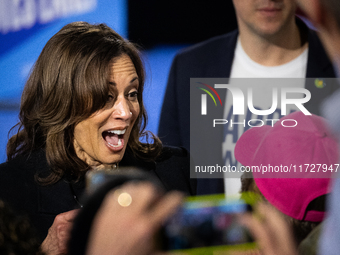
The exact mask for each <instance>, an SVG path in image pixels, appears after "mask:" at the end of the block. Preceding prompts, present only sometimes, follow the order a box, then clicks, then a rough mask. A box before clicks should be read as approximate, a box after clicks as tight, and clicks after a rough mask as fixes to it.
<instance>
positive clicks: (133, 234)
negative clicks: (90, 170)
mask: <svg viewBox="0 0 340 255" xmlns="http://www.w3.org/2000/svg"><path fill="white" fill-rule="evenodd" d="M182 198H183V196H182V195H181V194H180V193H179V192H169V193H167V194H166V195H164V196H160V195H159V192H157V190H156V189H155V188H154V187H153V185H151V184H148V183H135V184H133V183H130V184H126V185H123V186H122V187H120V188H119V189H117V190H113V191H111V192H110V193H108V194H107V195H106V197H105V199H104V201H103V203H102V206H101V207H100V209H99V210H98V212H97V215H96V217H95V218H94V221H93V224H92V230H91V233H90V237H89V243H88V248H87V253H86V254H87V255H92V254H93V255H95V254H101V255H105V254H110V255H112V254H119V255H134V254H138V255H143V254H150V253H151V252H152V251H153V250H154V246H153V244H154V243H153V241H154V240H153V238H154V235H155V233H156V231H157V230H158V229H159V228H160V227H161V224H162V223H163V222H164V220H165V219H167V218H168V217H169V216H170V215H171V214H173V213H174V212H175V210H176V209H177V208H178V206H179V205H180V204H181V202H182Z"/></svg>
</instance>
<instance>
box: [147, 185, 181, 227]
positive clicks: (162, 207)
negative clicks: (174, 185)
mask: <svg viewBox="0 0 340 255" xmlns="http://www.w3.org/2000/svg"><path fill="white" fill-rule="evenodd" d="M183 197H184V196H183V194H182V193H180V192H177V191H172V192H169V193H168V194H166V195H164V196H163V197H162V198H161V199H159V201H158V202H157V203H156V204H155V205H154V207H153V208H152V209H151V211H150V212H149V214H148V218H149V221H150V222H151V224H153V225H154V226H155V227H157V226H158V225H160V224H161V223H162V222H164V220H166V219H167V218H169V217H170V216H171V215H172V214H174V213H175V212H176V210H177V209H178V207H179V206H180V205H181V204H182V202H183Z"/></svg>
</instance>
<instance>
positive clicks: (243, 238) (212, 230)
mask: <svg viewBox="0 0 340 255" xmlns="http://www.w3.org/2000/svg"><path fill="white" fill-rule="evenodd" d="M249 210H251V207H250V205H249V204H247V203H246V202H245V201H243V200H241V199H235V200H226V199H225V197H224V195H211V196H202V197H199V196H198V197H189V198H187V199H186V201H185V203H184V204H183V206H182V207H181V208H180V209H179V211H178V212H177V213H176V214H175V215H173V217H171V218H170V219H169V220H168V221H167V222H166V223H165V225H164V227H163V228H162V231H161V236H162V245H163V250H164V251H168V252H169V251H173V252H177V253H178V252H179V251H181V253H180V254H213V253H214V252H217V251H218V250H220V251H223V250H224V251H227V250H228V251H229V253H228V254H231V253H230V252H240V251H246V250H248V251H250V250H253V249H254V247H255V243H254V241H253V239H252V237H251V235H250V233H249V231H248V230H247V228H245V227H244V226H242V225H241V224H239V222H238V220H237V218H238V217H239V215H240V214H242V213H244V212H247V211H249ZM214 254H215V253H214ZM223 254H226V253H223ZM235 254H236V253H235ZM237 254H243V253H237ZM244 254H246V253H244Z"/></svg>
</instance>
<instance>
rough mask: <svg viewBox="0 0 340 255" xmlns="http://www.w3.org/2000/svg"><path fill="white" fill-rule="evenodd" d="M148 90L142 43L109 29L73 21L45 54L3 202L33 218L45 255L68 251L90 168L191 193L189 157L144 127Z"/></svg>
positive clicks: (0, 193) (31, 87)
mask: <svg viewBox="0 0 340 255" xmlns="http://www.w3.org/2000/svg"><path fill="white" fill-rule="evenodd" d="M143 86H144V68H143V64H142V60H141V58H140V56H139V52H138V50H137V48H136V46H134V45H133V44H132V43H130V42H129V41H127V40H124V39H123V38H122V37H121V36H120V35H118V34H117V33H116V32H115V31H113V30H112V29H111V28H109V27H108V26H106V25H105V24H99V25H91V24H88V23H86V22H74V23H71V24H68V25H66V26H64V27H63V28H62V29H61V30H60V31H59V32H58V33H56V34H55V35H54V36H53V37H52V38H51V39H50V40H49V41H48V42H47V44H46V45H45V47H44V49H43V50H42V52H41V54H40V56H39V58H38V60H37V62H36V63H35V65H34V68H33V70H32V72H31V75H30V77H29V79H28V81H27V83H26V85H25V88H24V91H23V94H22V99H21V108H20V115H19V118H20V122H19V124H18V130H17V133H16V134H15V135H13V136H12V137H11V138H10V139H9V141H8V144H7V162H5V163H3V164H1V165H0V198H1V199H3V200H4V201H5V202H7V203H9V204H10V205H11V206H12V207H13V209H15V210H16V211H18V212H23V213H26V214H27V215H28V216H29V217H30V220H31V221H32V223H33V225H34V227H36V228H37V229H38V231H39V234H40V237H41V238H42V239H44V238H45V239H44V241H43V243H42V250H43V251H44V252H45V253H46V254H59V253H66V252H67V251H66V250H65V249H66V243H67V240H68V237H69V234H68V233H69V229H70V228H71V227H72V222H73V219H74V217H75V216H76V215H77V212H78V211H77V210H78V209H77V208H79V207H81V201H80V197H81V196H82V194H83V193H84V190H85V174H86V173H87V172H89V171H96V170H97V169H109V171H116V170H117V169H118V170H119V168H121V167H122V166H133V167H137V168H140V169H143V170H144V171H147V172H150V173H151V174H153V175H155V176H156V177H157V178H158V179H159V180H160V182H161V183H162V185H163V186H164V187H163V188H164V190H166V191H170V190H179V191H181V192H184V193H186V194H190V195H194V194H195V190H196V187H195V181H194V180H191V179H190V173H189V166H190V157H189V154H188V152H187V151H186V150H185V149H181V148H174V147H166V146H164V147H163V146H162V143H161V142H160V140H159V139H158V138H157V137H156V136H154V135H153V134H150V133H148V132H146V131H145V130H144V129H145V125H146V120H147V116H146V111H145V108H144V106H143V96H142V94H143ZM143 136H146V137H150V136H151V138H152V141H150V140H149V139H147V141H148V142H147V143H142V142H141V141H140V139H141V137H143Z"/></svg>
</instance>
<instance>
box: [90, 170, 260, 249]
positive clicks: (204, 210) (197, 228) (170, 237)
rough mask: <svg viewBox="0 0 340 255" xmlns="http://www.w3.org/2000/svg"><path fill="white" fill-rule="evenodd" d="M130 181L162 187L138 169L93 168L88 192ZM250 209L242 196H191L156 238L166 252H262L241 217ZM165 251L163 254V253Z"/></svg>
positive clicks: (158, 244) (160, 247)
mask: <svg viewBox="0 0 340 255" xmlns="http://www.w3.org/2000/svg"><path fill="white" fill-rule="evenodd" d="M129 181H134V182H138V181H149V182H151V183H153V184H154V185H155V186H156V187H158V188H161V185H160V184H159V183H158V182H157V181H158V180H156V179H154V178H153V177H151V178H150V176H149V175H147V174H145V173H143V172H141V171H138V170H136V169H134V170H131V169H129V170H128V171H120V172H105V171H93V172H91V174H90V175H88V176H87V191H88V194H91V193H95V192H96V190H98V189H99V188H100V187H101V186H103V185H105V184H107V183H110V182H111V183H115V184H114V185H113V186H112V185H111V186H112V187H114V186H116V187H118V186H119V185H122V184H123V183H125V182H129ZM249 210H250V206H249V204H248V203H246V202H245V201H244V200H241V199H226V198H225V196H224V194H221V195H209V196H197V197H187V198H186V199H185V202H184V203H183V205H182V206H181V207H180V208H179V210H178V211H177V213H175V214H174V215H173V216H172V217H170V219H168V220H167V221H166V222H165V223H164V225H163V226H162V228H161V231H160V232H159V233H158V234H157V236H156V237H155V240H156V242H157V247H158V248H159V249H160V250H162V251H163V253H164V254H183V255H186V254H188V255H194V254H195V255H198V254H204V255H206V254H229V255H250V254H252V255H254V254H259V253H258V250H257V248H256V244H255V243H254V242H253V239H252V238H251V235H250V234H249V231H248V230H247V229H246V228H245V227H244V226H243V225H241V224H240V223H239V222H238V220H237V218H238V216H239V215H240V214H243V213H245V212H247V211H249ZM163 253H162V254H163Z"/></svg>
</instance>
